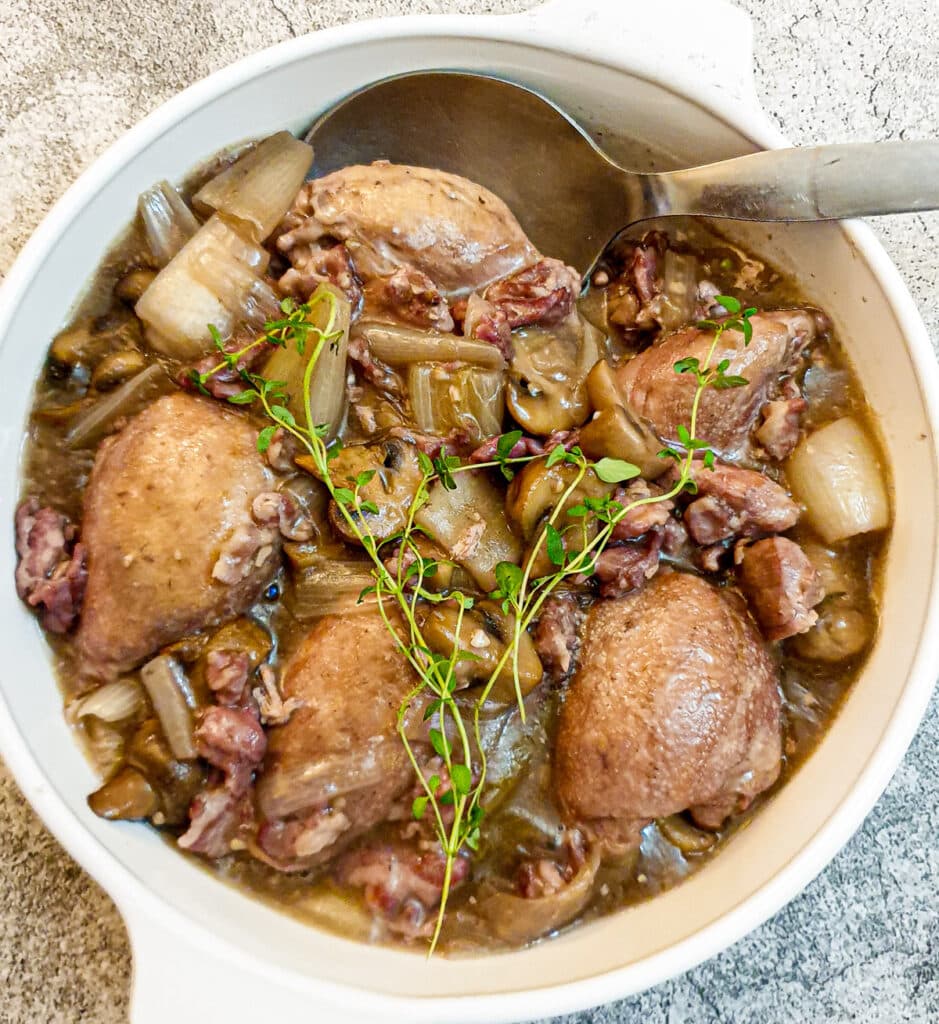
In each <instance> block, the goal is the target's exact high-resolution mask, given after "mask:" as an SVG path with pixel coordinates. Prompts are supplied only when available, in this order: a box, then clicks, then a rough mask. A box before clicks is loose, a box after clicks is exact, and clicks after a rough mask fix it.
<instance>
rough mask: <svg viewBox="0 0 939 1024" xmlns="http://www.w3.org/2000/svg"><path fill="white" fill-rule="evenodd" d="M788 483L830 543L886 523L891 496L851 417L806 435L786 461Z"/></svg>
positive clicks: (866, 441) (874, 456)
mask: <svg viewBox="0 0 939 1024" xmlns="http://www.w3.org/2000/svg"><path fill="white" fill-rule="evenodd" d="M786 468H787V471H788V476H789V484H790V486H791V487H792V491H793V493H794V494H795V495H796V497H797V498H798V499H799V500H800V501H801V502H802V503H803V504H804V505H805V508H806V515H807V516H808V518H809V520H810V521H811V523H812V525H813V526H814V527H815V529H816V530H818V532H819V534H820V535H821V536H822V538H823V539H824V540H825V541H826V542H827V543H829V544H832V543H834V542H835V541H839V540H844V539H845V538H847V537H854V536H856V535H857V534H859V533H869V532H871V531H872V530H882V529H884V528H885V527H886V526H887V525H888V524H889V522H890V501H889V499H888V497H887V488H886V485H885V482H884V471H883V469H882V468H881V466H880V464H879V462H878V459H877V451H876V449H875V448H874V446H873V444H872V443H871V441H870V439H869V438H868V437H867V435H866V434H865V433H864V430H863V428H862V427H861V426H860V424H859V423H858V422H857V420H855V419H852V418H851V417H850V416H846V417H844V418H843V419H840V420H835V421H834V422H833V423H829V424H828V425H827V426H824V427H822V428H821V429H819V430H816V431H815V433H813V434H810V435H809V436H808V437H807V438H805V440H803V441H802V443H801V444H800V445H799V447H798V448H797V449H796V450H795V452H793V454H792V457H791V458H790V459H789V461H788V463H787V466H786Z"/></svg>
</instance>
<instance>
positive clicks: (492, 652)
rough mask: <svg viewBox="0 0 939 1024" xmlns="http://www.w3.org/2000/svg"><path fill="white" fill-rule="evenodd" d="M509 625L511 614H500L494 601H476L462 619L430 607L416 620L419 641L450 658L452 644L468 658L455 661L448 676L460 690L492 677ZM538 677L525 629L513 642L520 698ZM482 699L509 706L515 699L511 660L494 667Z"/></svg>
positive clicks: (508, 636) (538, 665)
mask: <svg viewBox="0 0 939 1024" xmlns="http://www.w3.org/2000/svg"><path fill="white" fill-rule="evenodd" d="M458 622H459V633H458V632H457V624H458ZM514 629H515V617H514V616H512V615H506V614H505V613H504V612H503V611H502V609H501V608H500V607H499V605H498V604H496V603H495V602H494V601H480V602H479V603H478V604H476V605H475V606H474V607H473V608H472V609H471V610H470V611H468V612H465V613H464V615H463V620H462V622H460V620H459V612H458V610H457V609H456V608H454V607H452V606H451V605H434V606H433V607H432V608H431V610H430V611H429V612H428V613H427V614H426V615H425V616H424V618H423V621H422V624H421V632H422V634H423V636H424V639H425V640H426V642H427V645H428V647H430V649H431V650H432V651H434V652H435V653H437V654H441V655H443V656H444V657H445V658H446V657H450V656H451V655H452V653H453V651H454V649H455V648H457V647H458V648H459V649H460V650H461V651H465V652H467V653H469V654H471V655H472V656H473V657H472V658H471V659H467V660H464V661H458V662H457V665H456V668H455V672H454V674H455V675H456V678H457V684H458V686H459V687H461V688H462V687H466V686H472V685H474V684H476V683H486V682H487V681H488V680H489V679H490V678H491V677H492V674H493V673H494V672H495V670H496V667H497V666H498V664H499V660H500V659H501V658H502V656H503V655H504V654H505V651H506V647H507V646H508V645H510V644H511V642H512V633H513V630H514ZM542 675H543V670H542V667H541V661H540V660H539V658H538V655H537V653H536V652H535V645H534V642H533V641H532V638H531V636H530V635H529V634H528V633H527V632H523V633H522V634H521V636H520V637H519V644H518V681H519V688H520V690H521V693H522V696H523V697H525V696H527V695H528V694H529V693H531V691H532V690H533V689H534V688H535V687H536V686H537V685H538V684H539V683H540V682H541V679H542ZM488 699H489V700H490V701H492V702H493V703H496V704H511V703H514V701H515V700H516V699H517V694H516V692H515V674H514V669H513V666H512V660H511V658H510V659H508V661H507V662H506V664H505V665H504V666H503V667H502V669H501V670H500V671H499V674H498V676H497V677H496V681H495V683H494V684H493V687H492V689H491V690H490V691H489V698H488Z"/></svg>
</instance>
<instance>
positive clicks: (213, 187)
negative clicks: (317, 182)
mask: <svg viewBox="0 0 939 1024" xmlns="http://www.w3.org/2000/svg"><path fill="white" fill-rule="evenodd" d="M312 163H313V150H312V149H311V148H310V146H308V145H307V144H306V143H305V142H301V141H300V140H299V139H297V138H294V136H293V135H291V134H290V132H277V133H276V134H275V135H271V136H269V137H268V138H266V139H264V141H263V142H259V143H258V144H257V145H256V146H254V147H252V148H251V149H250V150H248V152H247V153H245V154H244V155H243V156H240V157H239V158H238V159H237V160H236V161H235V162H234V163H233V164H232V165H231V166H230V167H226V168H225V170H224V171H222V172H221V173H220V174H217V175H216V176H215V177H214V178H212V179H211V181H208V182H206V184H205V185H203V186H202V188H200V189H199V191H198V192H197V193H196V194H195V196H194V197H193V205H194V206H195V208H196V209H197V210H199V211H200V212H203V213H223V214H225V215H226V216H228V217H231V218H233V219H235V220H237V221H239V222H240V223H241V224H242V225H243V226H244V230H245V232H246V234H247V235H248V237H250V238H252V239H253V240H254V241H255V242H263V241H264V240H265V239H266V238H267V236H268V235H269V234H270V233H271V232H272V231H273V230H274V228H276V227H277V225H278V224H279V223H280V222H281V220H282V219H283V217H284V214H285V213H286V212H287V211H288V210H289V209H290V206H291V203H293V201H294V198H295V197H296V195H297V192H299V191H300V186H301V185H302V184H303V179H304V178H305V177H306V174H307V171H308V170H309V169H310V164H312Z"/></svg>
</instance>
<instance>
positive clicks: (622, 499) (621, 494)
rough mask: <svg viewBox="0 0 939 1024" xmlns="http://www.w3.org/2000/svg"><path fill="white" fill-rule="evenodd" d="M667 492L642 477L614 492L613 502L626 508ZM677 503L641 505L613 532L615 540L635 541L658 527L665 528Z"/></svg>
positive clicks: (664, 502)
mask: <svg viewBox="0 0 939 1024" xmlns="http://www.w3.org/2000/svg"><path fill="white" fill-rule="evenodd" d="M664 493H665V491H663V490H662V488H661V487H657V486H656V485H655V484H650V483H649V482H648V481H647V480H643V479H642V477H637V478H636V479H635V480H631V481H630V482H629V483H628V484H626V486H625V487H623V486H619V487H617V488H616V490H615V491H614V492H613V500H614V501H615V502H617V503H618V504H619V505H621V506H622V507H623V508H626V506H627V505H631V504H632V503H633V502H635V501H644V500H646V499H648V498H652V497H658V496H659V495H662V494H664ZM674 507H675V502H674V501H672V500H671V499H669V500H666V501H655V502H650V503H649V504H648V505H639V506H637V507H636V508H634V509H631V510H630V511H629V512H627V513H626V515H625V516H623V518H622V519H620V521H619V522H618V523H617V524H616V527H615V528H614V530H613V540H614V541H617V540H635V539H636V538H637V537H641V536H642V535H643V534H644V533H648V532H649V530H652V529H654V528H655V527H657V526H665V525H666V523H668V521H669V520H670V519H671V515H670V513H671V511H672V509H673V508H674Z"/></svg>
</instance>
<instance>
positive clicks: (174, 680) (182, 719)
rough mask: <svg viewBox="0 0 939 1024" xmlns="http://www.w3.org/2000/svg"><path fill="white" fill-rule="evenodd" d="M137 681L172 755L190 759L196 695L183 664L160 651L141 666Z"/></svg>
mask: <svg viewBox="0 0 939 1024" xmlns="http://www.w3.org/2000/svg"><path fill="white" fill-rule="evenodd" d="M140 681H141V682H142V683H143V685H144V687H145V688H146V690H147V694H148V695H149V697H150V703H151V704H153V710H154V711H155V712H156V713H157V717H158V718H159V719H160V725H161V726H162V727H163V734H164V735H165V736H166V742H167V743H168V744H169V747H170V750H172V752H173V756H174V757H176V758H178V759H179V760H181V761H188V760H192V759H193V758H194V757H195V756H196V743H195V736H194V723H193V711H194V710H195V697H194V695H193V692H192V687H191V686H190V685H189V680H188V679H187V678H186V673H185V672H184V671H183V669H182V666H181V665H180V664H179V662H178V661H177V660H176V659H175V658H171V657H169V656H168V655H165V654H164V655H160V656H159V657H156V658H154V659H153V660H152V661H148V662H147V664H146V665H144V666H143V668H142V669H141V670H140Z"/></svg>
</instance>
